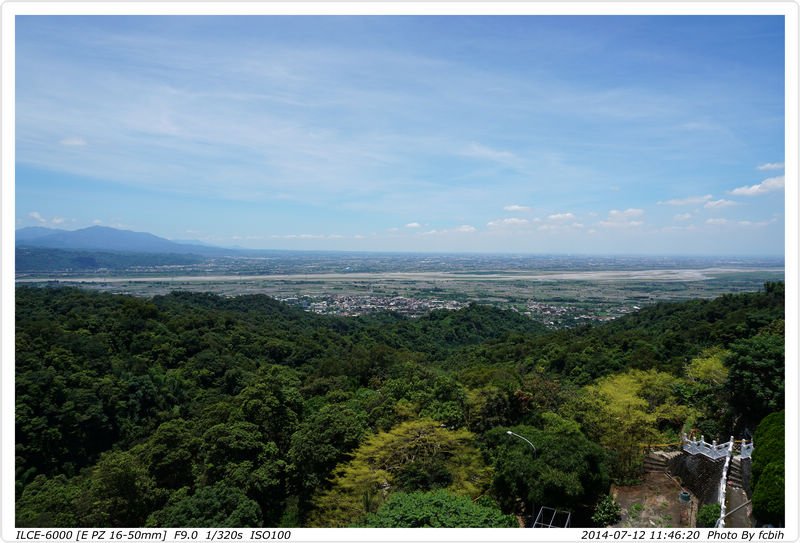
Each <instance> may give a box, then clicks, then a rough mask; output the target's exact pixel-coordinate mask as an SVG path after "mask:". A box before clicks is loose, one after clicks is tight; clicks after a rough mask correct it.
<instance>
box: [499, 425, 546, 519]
mask: <svg viewBox="0 0 800 543" xmlns="http://www.w3.org/2000/svg"><path fill="white" fill-rule="evenodd" d="M506 433H507V434H508V435H510V436H514V437H518V438H519V439H521V440H522V441H524V442H525V443H527V444H528V445H530V446H531V449H533V454H536V447H535V446H534V445H533V443H531V442H530V440H529V439H527V438H525V437H522V436H521V435H519V434H515V433H514V432H512V431H511V430H506ZM531 519H533V504H532V503H531ZM537 519H538V517H537ZM535 527H536V522H535V521H534V523H533V526H531V528H535Z"/></svg>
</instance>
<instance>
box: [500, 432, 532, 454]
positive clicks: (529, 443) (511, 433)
mask: <svg viewBox="0 0 800 543" xmlns="http://www.w3.org/2000/svg"><path fill="white" fill-rule="evenodd" d="M506 433H507V434H508V435H510V436H514V437H518V438H520V439H521V440H523V441H524V442H525V443H527V444H528V445H530V446H531V448H532V449H533V454H536V447H534V445H533V443H531V442H530V441H529V440H528V439H527V438H525V437H522V436H521V435H519V434H515V433H514V432H512V431H511V430H506Z"/></svg>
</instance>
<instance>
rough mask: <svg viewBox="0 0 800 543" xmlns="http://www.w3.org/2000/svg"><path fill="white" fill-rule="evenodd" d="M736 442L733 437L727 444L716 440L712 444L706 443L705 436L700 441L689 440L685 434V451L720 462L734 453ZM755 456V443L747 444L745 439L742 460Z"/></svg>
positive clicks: (742, 442) (740, 452)
mask: <svg viewBox="0 0 800 543" xmlns="http://www.w3.org/2000/svg"><path fill="white" fill-rule="evenodd" d="M734 445H736V442H735V441H734V440H733V437H731V440H730V441H728V442H727V443H719V444H718V443H717V442H716V440H714V441H712V442H711V443H707V442H706V441H705V436H700V439H689V436H687V435H686V434H683V450H684V451H686V452H687V453H689V454H702V455H703V456H705V457H707V458H710V459H711V460H719V459H720V458H725V457H726V456H728V454H729V452H730V451H732V450H733V449H732V448H733V446H734ZM752 454H753V442H752V441H750V443H747V441H745V440H744V439H743V440H742V441H741V445H740V446H739V456H741V457H742V458H750V456H751V455H752Z"/></svg>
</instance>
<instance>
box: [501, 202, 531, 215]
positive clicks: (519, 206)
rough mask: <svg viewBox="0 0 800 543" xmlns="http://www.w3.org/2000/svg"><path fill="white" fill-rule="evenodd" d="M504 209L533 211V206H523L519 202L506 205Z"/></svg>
mask: <svg viewBox="0 0 800 543" xmlns="http://www.w3.org/2000/svg"><path fill="white" fill-rule="evenodd" d="M503 209H504V210H505V211H511V212H512V213H513V212H525V211H531V209H533V208H531V207H529V206H521V205H518V204H512V205H508V206H505V207H504V208H503Z"/></svg>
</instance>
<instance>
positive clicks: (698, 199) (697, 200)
mask: <svg viewBox="0 0 800 543" xmlns="http://www.w3.org/2000/svg"><path fill="white" fill-rule="evenodd" d="M712 198H713V196H711V195H710V194H706V195H704V196H689V197H687V198H674V199H672V200H666V201H663V202H658V204H659V205H667V206H690V205H697V204H702V203H704V202H707V201H709V200H711V199H712Z"/></svg>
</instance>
